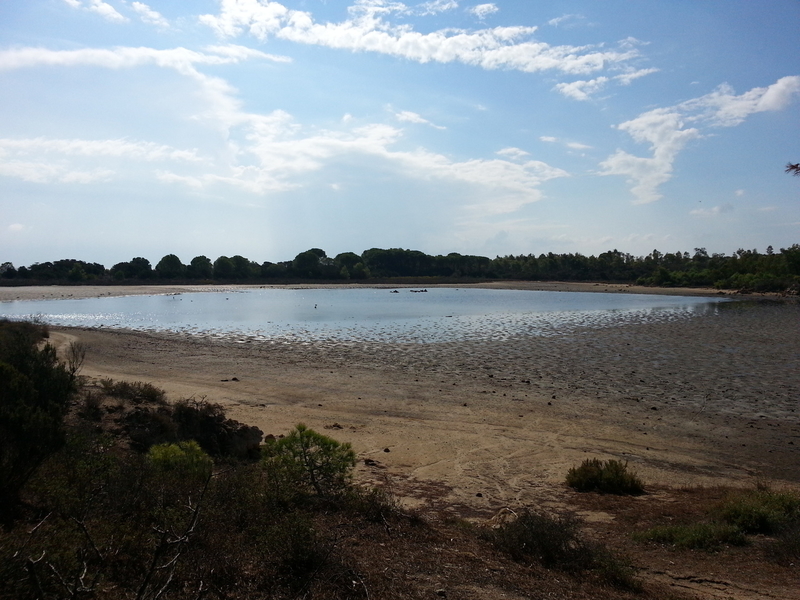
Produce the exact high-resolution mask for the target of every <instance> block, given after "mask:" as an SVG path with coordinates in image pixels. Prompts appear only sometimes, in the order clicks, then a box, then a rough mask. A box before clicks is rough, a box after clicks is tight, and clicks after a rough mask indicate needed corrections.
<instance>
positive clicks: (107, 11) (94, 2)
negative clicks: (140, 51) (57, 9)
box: [64, 0, 129, 23]
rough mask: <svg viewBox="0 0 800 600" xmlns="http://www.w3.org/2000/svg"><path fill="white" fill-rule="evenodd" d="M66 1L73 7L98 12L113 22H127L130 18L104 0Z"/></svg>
mask: <svg viewBox="0 0 800 600" xmlns="http://www.w3.org/2000/svg"><path fill="white" fill-rule="evenodd" d="M64 2H66V3H67V4H69V5H70V6H71V7H72V8H79V9H83V10H88V11H91V12H93V13H97V14H98V15H100V16H101V17H103V18H104V19H106V20H107V21H111V22H113V23H125V22H127V21H128V20H129V19H128V17H125V16H123V15H121V14H120V13H118V12H117V9H115V8H114V7H113V6H111V5H110V4H108V3H107V2H103V1H102V0H86V2H82V1H81V0H64Z"/></svg>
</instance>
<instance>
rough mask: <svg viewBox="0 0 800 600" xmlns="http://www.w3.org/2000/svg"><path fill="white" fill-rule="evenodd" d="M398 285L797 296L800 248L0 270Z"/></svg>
mask: <svg viewBox="0 0 800 600" xmlns="http://www.w3.org/2000/svg"><path fill="white" fill-rule="evenodd" d="M395 278H442V279H459V280H486V279H513V280H529V281H596V282H616V283H637V284H640V285H651V286H661V287H670V286H675V287H693V286H694V287H698V286H713V287H717V288H721V289H742V290H750V291H786V290H789V291H797V290H798V289H800V244H794V245H792V246H790V247H789V248H781V249H780V251H778V252H775V251H774V250H773V248H772V246H769V247H768V248H767V249H766V251H765V252H764V253H760V252H758V250H756V249H753V250H744V249H739V250H737V251H736V252H734V253H733V254H731V255H725V254H718V253H713V254H709V253H708V252H707V251H706V249H705V248H695V249H694V252H693V253H689V252H680V251H679V252H674V253H662V252H659V251H658V250H653V251H652V252H651V253H650V254H648V255H647V256H634V255H632V254H628V253H623V252H620V251H619V250H616V249H615V250H610V251H607V252H603V253H601V254H599V255H597V256H594V255H592V256H585V255H583V254H580V253H574V254H573V253H568V254H554V253H552V252H550V253H547V254H540V255H538V256H536V255H534V254H527V255H522V254H520V255H506V256H497V257H495V258H494V259H490V258H487V257H485V256H473V255H463V254H458V253H455V252H453V253H450V254H447V255H436V256H434V255H429V254H425V253H424V252H420V251H418V250H406V249H402V248H389V249H382V248H371V249H369V250H366V251H364V252H362V253H361V254H356V253H354V252H343V253H341V254H337V255H336V256H334V257H330V256H328V255H327V253H326V252H325V251H324V250H322V249H320V248H311V249H309V250H306V251H305V252H301V253H300V254H298V255H297V256H295V257H294V259H292V260H288V261H283V262H276V263H273V262H263V263H258V262H256V261H253V260H250V259H248V258H245V257H244V256H240V255H235V256H230V257H229V256H220V257H218V258H217V259H216V260H214V261H212V260H211V259H210V258H208V257H207V256H203V255H200V256H196V257H194V258H193V259H192V260H191V261H190V262H189V263H188V264H184V263H183V262H182V261H181V259H180V258H178V256H176V255H175V254H167V255H166V256H164V257H163V258H161V260H159V261H158V263H156V265H155V266H153V265H152V264H151V263H150V261H149V260H148V259H146V258H143V257H135V258H133V259H131V260H130V261H127V262H120V263H117V264H115V265H113V266H112V267H111V268H106V267H105V266H103V265H101V264H98V263H87V262H84V261H81V260H74V259H63V260H57V261H55V262H44V263H34V264H32V265H30V266H20V267H18V268H17V267H14V265H13V264H12V263H10V262H6V263H3V264H0V280H4V281H5V282H6V283H7V284H12V283H18V284H33V283H38V282H47V283H99V284H102V283H120V284H126V283H140V282H152V283H157V282H173V283H179V282H237V283H258V282H284V281H298V280H325V281H347V280H355V281H364V280H370V279H371V280H386V279H395Z"/></svg>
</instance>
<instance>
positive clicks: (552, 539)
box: [485, 509, 641, 590]
mask: <svg viewBox="0 0 800 600" xmlns="http://www.w3.org/2000/svg"><path fill="white" fill-rule="evenodd" d="M581 525H582V523H581V521H580V520H579V519H578V518H577V517H575V516H574V515H572V514H563V515H552V514H548V513H545V512H541V511H533V510H530V509H526V510H524V511H522V512H521V513H519V514H518V515H517V516H516V518H514V519H512V520H509V521H507V522H505V523H503V524H501V525H500V526H499V527H497V528H495V529H491V530H489V531H487V532H486V533H485V537H487V538H488V539H489V540H490V541H491V542H492V543H493V544H494V545H495V546H496V547H497V548H499V549H500V550H502V551H503V552H505V553H507V554H509V555H510V556H511V557H512V558H513V559H514V560H516V561H520V562H530V561H535V562H538V563H540V564H541V565H542V566H544V567H547V568H553V569H559V570H562V571H567V572H571V573H587V572H589V573H592V574H594V575H595V576H596V577H597V578H598V579H600V580H601V581H603V582H604V583H608V584H611V585H614V586H616V587H620V588H623V589H628V590H637V589H639V588H640V586H641V584H640V582H639V581H638V580H637V579H636V578H635V577H634V569H633V568H632V566H631V565H630V563H629V562H628V561H627V560H625V559H624V558H621V557H619V556H616V555H614V554H612V553H611V552H610V551H609V550H608V549H606V548H605V547H603V546H601V545H599V544H596V543H594V542H591V541H588V540H587V539H586V538H585V536H584V535H583V533H582V531H581Z"/></svg>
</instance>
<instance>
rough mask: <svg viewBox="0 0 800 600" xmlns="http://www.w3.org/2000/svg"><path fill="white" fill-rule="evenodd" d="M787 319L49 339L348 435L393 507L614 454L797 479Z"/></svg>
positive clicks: (481, 490)
mask: <svg viewBox="0 0 800 600" xmlns="http://www.w3.org/2000/svg"><path fill="white" fill-rule="evenodd" d="M389 287H392V286H389ZM62 289H63V288H62ZM160 289H163V288H160ZM799 323H800V306H798V304H797V303H792V302H780V303H779V302H749V303H735V304H731V305H725V306H722V307H721V308H720V310H718V311H716V312H715V313H714V314H713V315H708V316H704V317H696V318H687V319H681V320H676V321H671V322H664V323H650V324H631V325H625V326H621V327H613V328H607V329H586V330H577V331H574V332H572V333H569V334H567V335H564V336H562V337H548V338H540V337H520V338H517V339H513V340H508V341H496V342H458V343H441V344H434V343H429V344H386V343H373V342H370V343H360V344H349V345H348V344H331V343H326V342H313V343H268V342H252V341H251V342H247V343H235V342H225V341H222V340H208V339H200V338H190V337H183V336H179V335H152V334H143V333H129V332H117V331H99V330H81V329H61V328H58V329H56V330H55V331H54V334H53V339H54V340H55V341H57V342H59V341H60V342H65V341H67V340H68V339H70V338H71V336H74V337H75V338H77V339H80V340H81V341H84V342H85V343H86V344H88V346H89V348H90V350H89V353H88V355H87V362H86V367H85V370H84V373H85V374H86V375H89V376H93V377H100V376H105V377H112V378H115V379H127V380H136V381H148V382H152V383H154V384H156V385H158V386H161V387H163V388H165V389H166V390H167V391H168V392H169V394H170V396H171V398H173V399H177V398H183V397H190V396H194V397H196V398H200V397H205V398H207V399H208V400H210V401H213V402H219V403H221V404H223V405H224V406H225V407H226V408H227V410H228V414H229V416H231V417H232V418H235V419H237V420H240V421H242V422H245V423H248V424H253V425H257V426H259V427H260V428H261V429H262V430H264V432H265V433H268V434H275V435H278V434H281V433H284V432H286V431H288V430H289V429H290V428H291V427H292V426H293V425H295V424H296V423H298V422H305V423H306V424H307V425H308V426H310V427H312V428H314V429H317V430H319V431H322V432H325V433H327V434H329V435H331V436H333V437H335V438H336V439H339V440H341V441H347V442H351V443H352V444H353V446H354V448H355V450H356V451H357V452H358V455H359V459H360V461H359V467H358V476H359V478H361V479H362V480H365V481H372V482H384V481H387V482H389V484H390V485H392V486H393V488H394V489H395V491H396V493H397V494H398V495H399V496H400V497H401V498H402V499H403V501H404V502H405V503H406V504H407V505H415V504H421V503H425V502H426V501H427V500H426V499H427V498H434V499H437V498H438V501H439V502H440V505H441V506H449V507H452V509H453V510H456V511H458V512H459V513H460V514H468V515H469V514H472V515H476V516H488V515H491V514H492V513H494V512H495V511H497V510H498V509H499V508H502V507H503V506H509V505H511V506H518V505H521V504H531V503H545V504H547V503H558V502H561V500H562V499H563V495H564V486H563V480H564V475H565V474H566V471H567V469H568V468H569V467H570V466H573V465H576V464H578V463H580V461H581V460H583V459H584V458H587V457H600V458H620V459H623V460H627V461H629V464H630V466H631V467H633V468H634V469H635V470H637V471H638V472H639V474H640V475H641V476H642V477H643V479H644V480H645V481H646V482H653V483H660V484H667V485H672V486H681V485H698V484H700V485H718V484H734V485H752V484H753V483H755V481H756V480H757V479H758V478H767V479H771V480H774V481H777V482H778V483H779V484H781V485H793V486H794V485H797V484H798V483H800V460H798V459H800V422H799V420H798V418H799V417H800V412H798V411H800V406H798V399H800V336H798V335H797V334H798V324H799ZM234 377H235V378H236V379H238V381H234V380H233V378H234ZM226 380H227V381H226ZM387 449H388V450H389V452H386V451H385V450H387ZM363 459H371V461H370V462H372V461H374V463H373V464H371V465H367V464H365V463H364V460H363ZM478 494H480V496H478ZM598 518H602V515H600V516H598Z"/></svg>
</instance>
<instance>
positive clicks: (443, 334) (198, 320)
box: [0, 288, 730, 343]
mask: <svg viewBox="0 0 800 600" xmlns="http://www.w3.org/2000/svg"><path fill="white" fill-rule="evenodd" d="M725 302H730V300H728V299H725V298H704V297H684V296H657V295H641V294H620V293H583V292H551V291H530V290H487V289H469V288H432V289H426V290H425V291H421V290H420V289H408V288H397V289H387V288H356V289H353V288H334V289H331V288H325V289H275V288H268V289H245V290H235V291H225V292H197V293H183V294H168V295H167V294H165V295H153V296H123V297H104V298H86V299H80V300H73V299H64V300H39V301H17V302H3V303H0V318H10V319H31V318H36V319H39V320H41V321H43V322H45V323H48V324H50V325H57V326H69V327H90V328H113V329H126V330H133V331H154V332H172V333H180V334H188V335H192V336H205V337H222V338H229V339H234V340H240V341H256V340H259V341H270V342H293V341H301V342H302V341H309V342H310V341H322V340H332V341H339V342H342V341H344V342H348V341H377V342H389V343H431V342H450V341H464V340H503V339H510V338H514V337H519V336H554V335H563V334H566V333H568V332H571V331H575V330H577V329H585V328H606V327H614V326H618V325H624V324H630V323H654V322H663V321H670V320H676V319H687V318H692V317H697V316H703V315H708V314H713V313H714V312H716V311H718V310H719V309H720V308H721V306H722V305H723V303H725Z"/></svg>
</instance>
